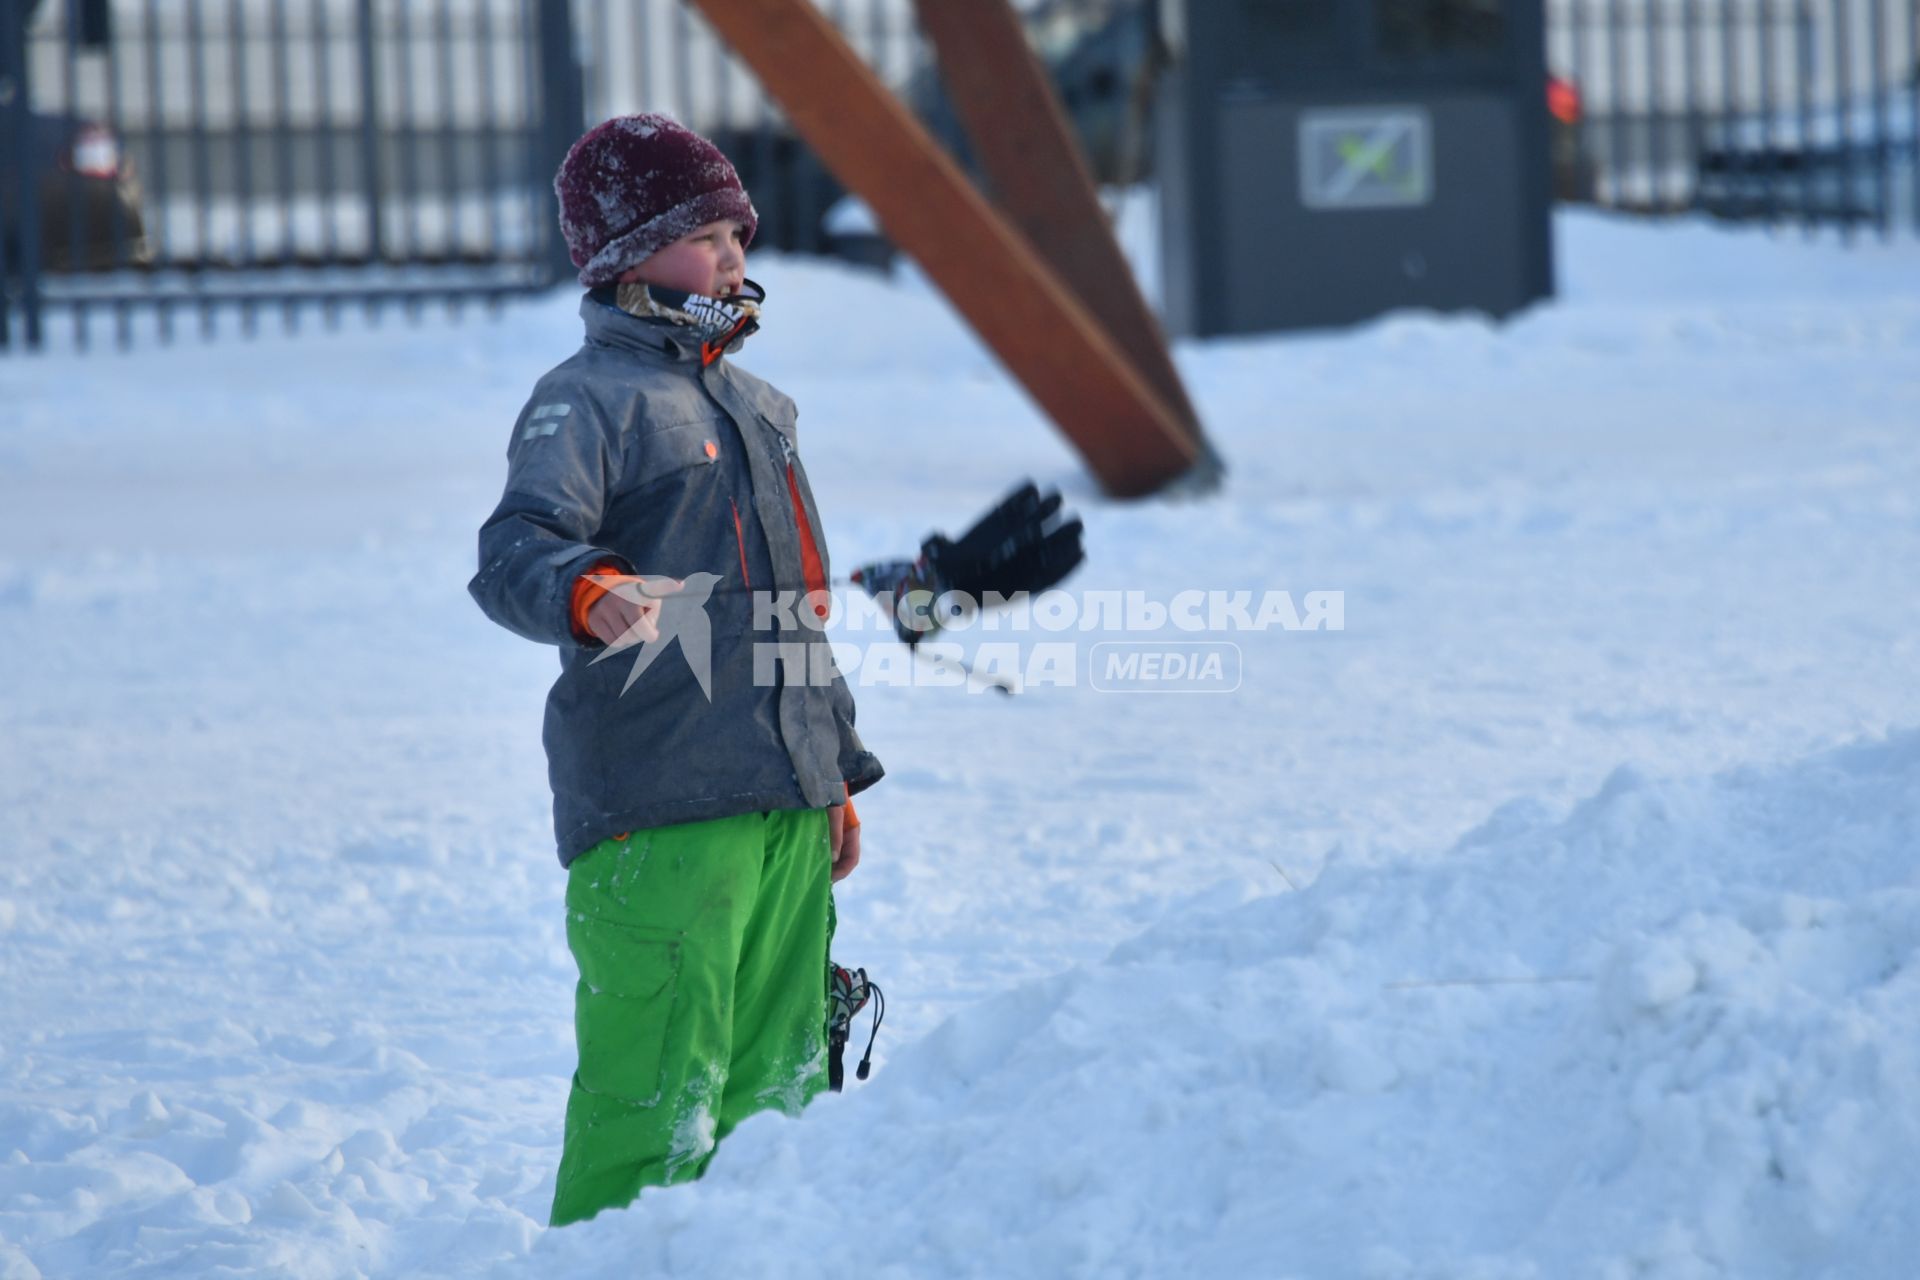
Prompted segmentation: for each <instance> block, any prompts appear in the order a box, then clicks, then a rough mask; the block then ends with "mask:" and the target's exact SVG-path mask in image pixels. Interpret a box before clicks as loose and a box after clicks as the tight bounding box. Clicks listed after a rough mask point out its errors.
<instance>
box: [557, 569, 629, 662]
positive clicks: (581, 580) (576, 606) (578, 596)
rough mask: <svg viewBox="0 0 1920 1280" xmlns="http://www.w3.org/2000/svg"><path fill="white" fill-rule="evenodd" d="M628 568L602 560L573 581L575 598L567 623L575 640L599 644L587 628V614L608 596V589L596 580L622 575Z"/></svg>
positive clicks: (596, 637)
mask: <svg viewBox="0 0 1920 1280" xmlns="http://www.w3.org/2000/svg"><path fill="white" fill-rule="evenodd" d="M625 572H626V567H625V566H624V565H622V564H621V563H620V562H619V561H618V560H602V561H600V562H599V563H598V564H596V565H594V566H593V568H591V569H589V570H587V571H586V572H585V573H583V574H581V575H580V576H579V577H577V578H575V579H574V580H573V598H572V600H571V601H570V602H569V603H568V605H567V621H568V623H569V624H570V625H571V626H572V627H573V638H574V639H576V640H579V641H581V642H582V643H585V642H588V641H592V642H594V643H598V642H599V639H600V638H599V637H598V636H596V635H594V634H593V630H592V628H590V627H589V626H587V614H588V612H589V611H591V610H592V608H593V606H594V605H596V604H598V603H599V602H600V597H601V596H604V595H605V594H607V588H606V587H605V586H604V585H602V584H601V583H600V582H599V581H598V580H597V578H596V575H598V574H622V573H625Z"/></svg>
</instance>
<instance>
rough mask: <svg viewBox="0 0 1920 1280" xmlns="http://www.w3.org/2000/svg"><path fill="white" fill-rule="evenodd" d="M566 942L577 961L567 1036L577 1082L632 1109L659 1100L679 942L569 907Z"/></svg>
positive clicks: (676, 981)
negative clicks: (574, 1049) (575, 1056)
mask: <svg viewBox="0 0 1920 1280" xmlns="http://www.w3.org/2000/svg"><path fill="white" fill-rule="evenodd" d="M567 946H568V947H569V948H571V949H572V951H573V958H574V961H575V962H576V963H577V964H578V965H579V966H580V984H579V986H578V988H577V989H576V990H575V993H574V1004H573V1033H574V1038H575V1040H576V1042H577V1043H578V1046H579V1050H580V1069H579V1073H578V1075H579V1081H580V1085H581V1087H582V1088H584V1089H586V1090H587V1091H588V1092H590V1093H597V1094H604V1095H607V1096H611V1097H615V1098H619V1099H621V1100H623V1101H625V1102H629V1103H632V1104H633V1105H635V1106H654V1105H656V1104H658V1103H659V1101H660V1096H661V1092H662V1086H663V1076H664V1063H665V1061H666V1051H667V1041H668V1038H669V1037H670V1036H671V1035H672V1034H673V1033H674V1021H675V1020H674V1016H673V1015H674V1007H675V1004H676V1001H675V995H676V993H677V990H678V987H679V979H680V943H679V941H678V940H677V939H675V938H671V937H664V936H662V935H661V934H660V933H658V932H656V931H652V930H647V929H638V928H634V927H633V926H631V925H622V924H614V923H612V922H611V921H607V920H602V919H600V918H598V917H596V916H590V915H585V914H582V913H580V912H577V911H575V912H569V913H568V914H567Z"/></svg>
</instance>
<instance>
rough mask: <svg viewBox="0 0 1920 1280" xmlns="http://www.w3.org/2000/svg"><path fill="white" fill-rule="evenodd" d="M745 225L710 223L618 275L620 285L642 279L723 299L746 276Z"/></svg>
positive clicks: (666, 286)
mask: <svg viewBox="0 0 1920 1280" xmlns="http://www.w3.org/2000/svg"><path fill="white" fill-rule="evenodd" d="M746 238H747V224H746V223H744V222H736V221H734V220H733V219H731V218H723V219H721V220H720V221H719V222H709V223H708V224H707V225H706V226H704V227H697V228H695V229H694V230H692V231H689V232H688V233H687V234H686V235H684V236H681V237H680V238H679V239H678V240H675V241H674V242H673V243H672V244H670V245H668V246H667V247H666V248H664V249H660V250H657V251H655V252H654V254H653V256H651V257H649V258H648V259H647V260H646V261H645V262H643V263H641V264H640V265H639V266H637V267H634V268H631V269H630V270H628V271H626V272H624V273H623V274H622V275H621V276H620V283H621V284H631V283H633V282H634V281H636V280H638V281H642V282H644V283H646V284H657V285H660V286H662V287H664V288H668V289H680V290H683V291H684V292H687V293H699V294H705V295H706V296H707V297H709V298H724V297H726V296H727V295H728V294H730V293H735V292H737V291H738V290H739V288H740V282H741V281H742V280H744V279H746V276H747V248H746V243H745V242H746Z"/></svg>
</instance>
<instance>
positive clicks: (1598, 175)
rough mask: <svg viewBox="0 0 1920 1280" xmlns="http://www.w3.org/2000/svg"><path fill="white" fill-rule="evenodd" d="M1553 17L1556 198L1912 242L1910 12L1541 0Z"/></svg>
mask: <svg viewBox="0 0 1920 1280" xmlns="http://www.w3.org/2000/svg"><path fill="white" fill-rule="evenodd" d="M1550 14H1551V18H1550V22H1549V27H1548V57H1549V62H1550V64H1551V65H1552V67H1553V68H1554V70H1555V72H1556V73H1557V75H1558V77H1559V79H1558V81H1557V83H1556V97H1555V100H1554V101H1553V102H1552V103H1551V109H1552V111H1553V113H1554V115H1555V116H1556V117H1558V118H1559V124H1558V125H1557V126H1556V127H1557V129H1558V130H1559V135H1558V137H1557V139H1556V142H1557V145H1558V146H1559V148H1560V150H1561V152H1562V154H1561V155H1560V156H1558V157H1556V161H1557V164H1558V167H1559V169H1560V172H1561V175H1562V178H1563V180H1564V183H1563V193H1564V194H1570V195H1573V196H1575V197H1576V198H1582V199H1591V200H1594V201H1596V202H1597V203H1600V204H1604V205H1608V206H1611V207H1614V208H1619V209H1623V210H1627V211H1631V212H1637V213H1649V214H1660V213H1674V212H1685V211H1700V212H1705V213H1710V214H1714V215H1717V216H1720V217H1725V218H1734V219H1755V220H1762V221H1767V222H1772V223H1795V224H1799V225H1803V226H1806V227H1809V228H1811V227H1818V226H1839V227H1841V228H1842V229H1843V230H1845V231H1848V232H1852V231H1854V230H1858V229H1871V230H1876V231H1878V232H1880V233H1881V234H1883V235H1891V234H1893V233H1894V232H1895V231H1907V232H1913V231H1920V163H1916V162H1920V134H1917V133H1916V129H1915V123H1916V118H1920V3H1916V0H1551V5H1550ZM1567 187H1571V190H1566V188H1567Z"/></svg>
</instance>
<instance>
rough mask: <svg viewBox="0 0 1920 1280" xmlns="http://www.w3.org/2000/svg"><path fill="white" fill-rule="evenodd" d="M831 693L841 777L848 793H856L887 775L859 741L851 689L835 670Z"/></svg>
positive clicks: (875, 757)
mask: <svg viewBox="0 0 1920 1280" xmlns="http://www.w3.org/2000/svg"><path fill="white" fill-rule="evenodd" d="M830 692H831V696H832V698H833V723H834V725H835V727H836V728H838V729H839V730H840V777H841V779H842V780H843V781H845V782H846V784H847V794H848V795H849V796H857V795H859V794H860V793H861V792H862V791H865V790H866V789H867V788H868V787H870V786H872V785H873V784H874V783H876V782H878V781H880V779H882V778H884V777H886V776H887V771H886V770H885V769H884V768H882V767H881V765H880V759H879V757H878V756H876V755H874V754H873V752H871V751H869V750H867V748H866V745H865V744H864V743H862V742H861V741H860V734H859V731H858V730H856V729H855V728H854V727H853V692H852V690H850V689H848V688H847V682H846V679H845V677H843V676H842V675H841V674H840V673H839V672H838V671H837V670H836V671H835V672H834V673H833V688H832V690H831V691H830Z"/></svg>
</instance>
